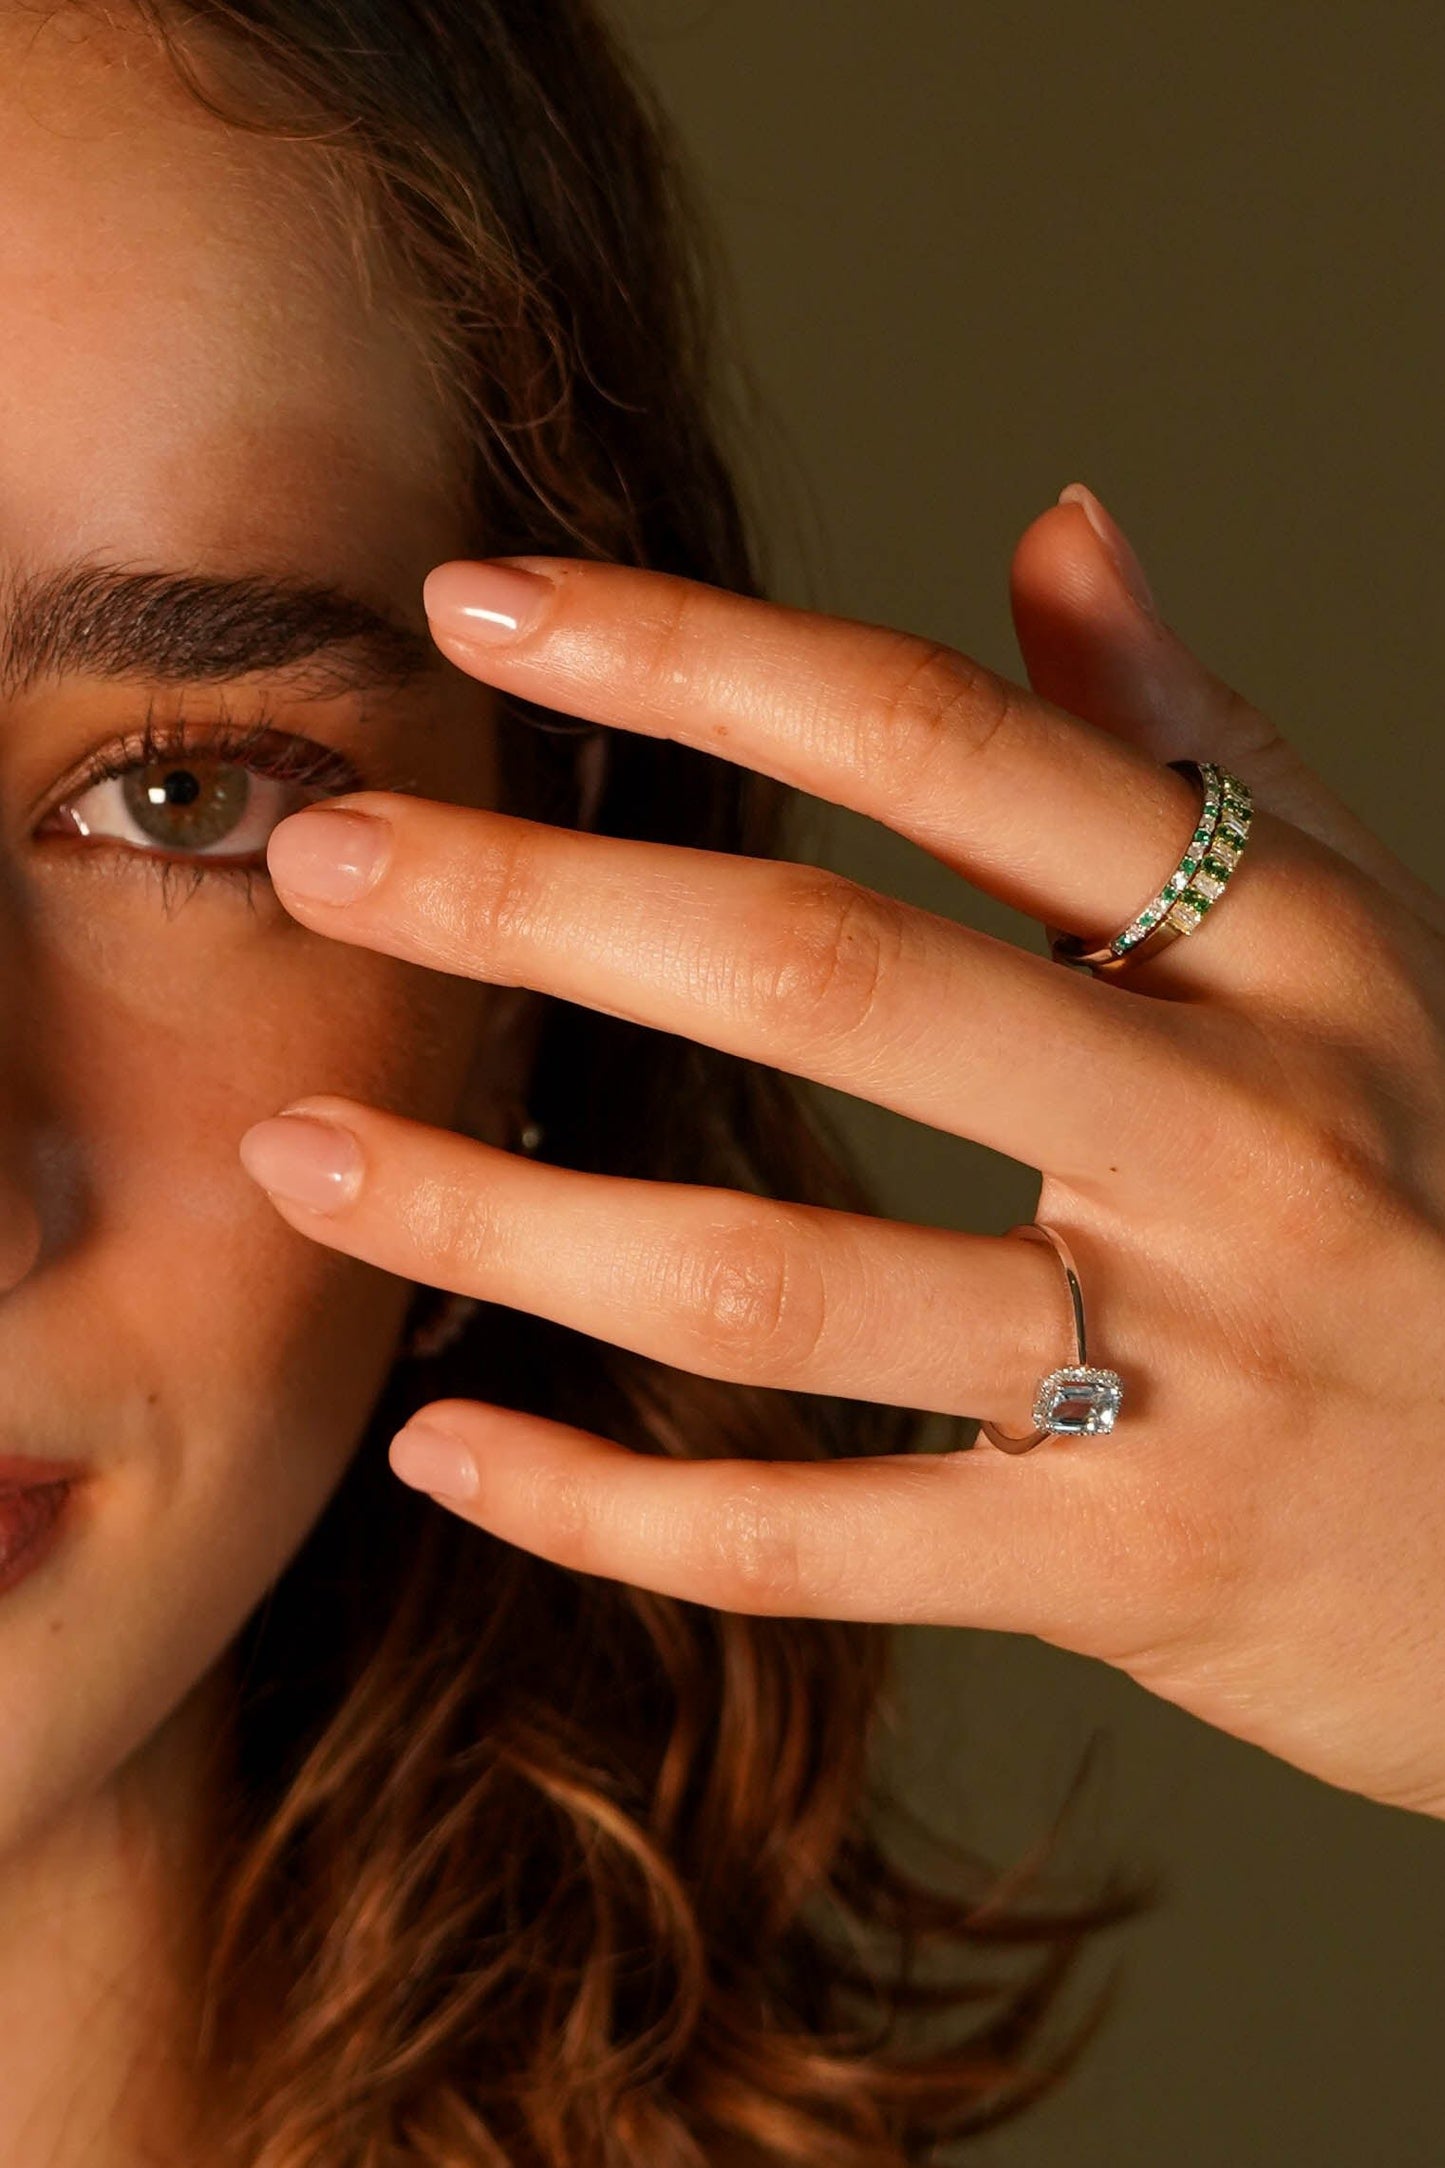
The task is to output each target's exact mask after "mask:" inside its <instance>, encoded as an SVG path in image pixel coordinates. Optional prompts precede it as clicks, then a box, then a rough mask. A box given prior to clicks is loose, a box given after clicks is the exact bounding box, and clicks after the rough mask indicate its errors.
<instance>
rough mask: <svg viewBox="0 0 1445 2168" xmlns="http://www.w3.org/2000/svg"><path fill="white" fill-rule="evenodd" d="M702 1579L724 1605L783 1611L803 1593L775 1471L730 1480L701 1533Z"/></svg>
mask: <svg viewBox="0 0 1445 2168" xmlns="http://www.w3.org/2000/svg"><path fill="white" fill-rule="evenodd" d="M700 1541H701V1543H702V1544H703V1546H704V1548H705V1551H706V1556H705V1558H704V1559H702V1560H700V1561H699V1564H700V1566H701V1569H702V1578H703V1580H704V1582H705V1583H706V1584H707V1585H710V1586H711V1587H713V1588H714V1589H715V1590H716V1591H717V1596H718V1600H719V1601H720V1602H721V1603H723V1604H725V1605H726V1606H727V1607H728V1608H729V1609H733V1610H738V1611H755V1612H762V1613H766V1612H782V1611H787V1610H788V1609H790V1608H791V1607H793V1606H794V1605H796V1604H797V1603H798V1602H799V1601H800V1600H801V1599H802V1596H803V1594H804V1588H803V1571H802V1559H801V1548H800V1543H799V1537H798V1528H797V1521H796V1516H795V1514H794V1512H793V1510H792V1494H791V1490H790V1487H789V1486H788V1485H787V1484H786V1482H784V1481H781V1480H779V1478H778V1472H777V1471H769V1472H768V1473H767V1474H764V1473H763V1471H762V1470H759V1471H758V1473H757V1475H756V1476H755V1477H750V1478H748V1479H747V1480H746V1481H743V1482H738V1481H736V1480H735V1479H730V1480H729V1482H728V1486H727V1488H726V1489H725V1490H724V1491H723V1493H722V1495H721V1497H720V1498H719V1500H718V1502H717V1506H716V1509H715V1510H714V1511H713V1512H712V1513H711V1514H709V1515H708V1516H707V1520H706V1524H705V1525H704V1527H703V1528H702V1529H701V1531H700Z"/></svg>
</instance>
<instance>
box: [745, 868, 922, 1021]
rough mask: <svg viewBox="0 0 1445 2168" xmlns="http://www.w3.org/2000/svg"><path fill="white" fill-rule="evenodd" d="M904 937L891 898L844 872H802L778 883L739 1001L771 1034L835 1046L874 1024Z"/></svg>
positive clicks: (751, 947)
mask: <svg viewBox="0 0 1445 2168" xmlns="http://www.w3.org/2000/svg"><path fill="white" fill-rule="evenodd" d="M903 940H904V925H903V914H902V911H901V908H900V907H899V906H898V905H896V904H894V903H893V901H892V900H891V899H890V898H888V897H886V896H879V895H876V894H875V893H874V892H873V891H872V890H871V889H868V888H864V887H863V886H861V884H860V883H858V882H857V881H851V880H849V879H847V878H846V876H844V875H842V874H835V873H830V872H827V871H825V870H824V869H821V868H808V869H806V870H805V871H804V870H801V869H800V870H799V871H797V872H793V873H790V874H788V875H786V876H784V877H783V878H782V879H781V880H780V881H779V882H778V884H777V886H776V887H775V888H774V889H773V891H772V893H771V895H770V896H769V899H768V904H767V913H766V930H765V931H763V932H762V934H761V935H760V937H759V938H757V939H755V940H754V941H751V942H749V943H747V944H746V964H745V965H744V966H743V967H742V970H741V973H740V977H739V980H738V981H737V982H735V983H736V986H737V998H738V1001H739V1004H740V1006H741V1007H742V1008H743V1010H744V1012H745V1015H746V1019H747V1021H748V1023H749V1024H750V1025H751V1026H752V1027H753V1028H754V1029H757V1030H758V1031H759V1032H760V1033H766V1034H767V1035H768V1036H769V1037H770V1038H773V1039H775V1040H781V1041H785V1042H787V1043H789V1044H793V1045H798V1044H802V1045H807V1046H809V1047H820V1046H821V1047H823V1048H826V1049H829V1050H831V1049H835V1048H837V1047H838V1046H839V1045H840V1044H842V1043H844V1042H846V1041H848V1040H851V1039H854V1038H857V1037H859V1036H861V1035H863V1034H865V1033H866V1032H867V1030H868V1029H869V1027H870V1025H871V1024H872V1023H873V1022H874V1020H875V1018H876V1016H877V1013H878V1010H879V1006H880V1003H881V1000H882V998H883V995H884V992H885V989H886V988H887V986H888V984H889V982H890V979H891V976H892V974H893V971H894V968H895V966H896V964H897V961H898V958H899V954H900V951H901V948H902V944H903Z"/></svg>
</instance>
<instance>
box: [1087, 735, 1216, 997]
mask: <svg viewBox="0 0 1445 2168" xmlns="http://www.w3.org/2000/svg"><path fill="white" fill-rule="evenodd" d="M1169 766H1170V767H1171V768H1177V769H1178V771H1179V773H1180V774H1181V775H1192V776H1193V777H1194V778H1195V780H1196V781H1197V782H1198V783H1199V784H1200V785H1201V786H1202V788H1203V792H1204V799H1203V803H1202V804H1201V806H1200V809H1199V818H1198V820H1197V821H1196V822H1195V825H1194V833H1193V835H1192V836H1191V837H1190V838H1189V841H1188V843H1187V844H1186V845H1185V848H1184V854H1183V856H1182V857H1181V858H1180V860H1179V863H1178V865H1177V866H1176V867H1175V869H1174V871H1173V872H1172V873H1171V874H1170V876H1169V878H1168V880H1167V881H1166V882H1165V883H1164V886H1163V887H1162V888H1161V889H1160V890H1159V891H1158V893H1157V894H1156V895H1154V896H1151V897H1150V899H1149V901H1148V903H1146V904H1145V906H1144V908H1143V910H1142V911H1140V912H1139V913H1138V915H1137V916H1136V917H1134V918H1132V919H1130V921H1129V923H1128V925H1127V926H1125V927H1123V928H1121V930H1120V931H1119V932H1118V933H1116V934H1115V935H1114V936H1113V938H1112V940H1109V941H1106V942H1104V943H1103V945H1102V946H1101V947H1096V948H1088V947H1086V945H1085V943H1084V942H1083V941H1082V940H1081V939H1080V938H1079V936H1078V935H1077V934H1071V933H1062V932H1059V931H1057V930H1056V929H1055V928H1053V927H1049V928H1047V929H1046V931H1047V932H1048V935H1049V952H1050V954H1051V955H1052V957H1053V960H1054V962H1055V963H1061V964H1070V965H1073V966H1074V967H1076V968H1077V969H1080V970H1089V971H1092V972H1093V973H1094V975H1095V976H1096V977H1098V978H1104V977H1109V976H1112V975H1113V974H1114V973H1115V972H1119V971H1123V970H1125V969H1127V968H1128V966H1129V965H1130V964H1135V963H1141V962H1142V961H1143V960H1144V958H1145V957H1147V956H1155V955H1157V954H1158V953H1159V951H1160V949H1162V948H1167V947H1168V945H1169V943H1170V942H1171V941H1176V940H1178V938H1179V936H1180V935H1181V934H1189V933H1193V932H1194V930H1195V928H1196V927H1197V926H1198V925H1199V923H1200V921H1201V920H1202V919H1203V917H1204V915H1205V913H1206V912H1207V911H1208V910H1209V909H1210V908H1211V907H1212V906H1213V905H1214V904H1215V903H1217V902H1218V900H1219V898H1220V897H1221V896H1222V895H1223V894H1224V891H1225V889H1226V888H1227V887H1228V885H1229V880H1230V876H1231V874H1232V873H1233V872H1234V869H1235V867H1236V866H1237V865H1238V864H1239V861H1240V857H1241V855H1242V854H1243V851H1244V847H1245V844H1246V843H1247V842H1248V841H1249V825H1250V821H1251V819H1252V818H1253V813H1254V800H1253V794H1252V793H1251V791H1250V788H1249V785H1248V784H1247V783H1245V782H1242V781H1241V779H1240V778H1239V777H1238V776H1236V775H1231V774H1230V773H1229V771H1228V769H1226V768H1221V767H1220V766H1219V765H1218V763H1217V762H1215V761H1212V760H1171V761H1170V763H1169Z"/></svg>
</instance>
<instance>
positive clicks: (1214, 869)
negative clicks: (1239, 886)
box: [1204, 857, 1234, 881]
mask: <svg viewBox="0 0 1445 2168" xmlns="http://www.w3.org/2000/svg"><path fill="white" fill-rule="evenodd" d="M1204 870H1205V872H1206V873H1212V874H1213V875H1214V878H1215V880H1216V881H1227V880H1228V879H1229V876H1230V874H1231V873H1232V872H1233V871H1234V868H1233V867H1232V866H1231V865H1230V863H1229V861H1228V859H1227V858H1210V857H1207V858H1206V859H1205V861H1204Z"/></svg>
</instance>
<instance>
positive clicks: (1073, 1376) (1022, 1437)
mask: <svg viewBox="0 0 1445 2168" xmlns="http://www.w3.org/2000/svg"><path fill="white" fill-rule="evenodd" d="M1008 1232H1009V1233H1010V1234H1011V1235H1027V1236H1028V1237H1029V1239H1030V1240H1031V1241H1036V1242H1047V1243H1049V1244H1050V1245H1051V1247H1052V1248H1053V1249H1054V1250H1055V1251H1056V1252H1057V1254H1058V1258H1059V1262H1060V1264H1061V1265H1062V1266H1063V1268H1064V1276H1065V1278H1066V1279H1067V1281H1068V1283H1069V1301H1070V1303H1071V1305H1072V1308H1073V1314H1074V1360H1073V1362H1071V1363H1065V1364H1064V1365H1063V1367H1062V1368H1061V1369H1058V1370H1050V1371H1048V1372H1046V1373H1045V1375H1044V1376H1043V1377H1041V1378H1040V1379H1039V1382H1038V1384H1037V1386H1036V1387H1035V1388H1034V1405H1033V1419H1034V1421H1035V1423H1036V1424H1037V1425H1038V1426H1039V1427H1038V1428H1037V1429H1036V1430H1033V1431H1029V1432H1026V1433H1020V1432H1018V1431H1009V1430H1000V1429H999V1427H998V1425H997V1423H981V1424H980V1425H979V1429H980V1432H981V1434H982V1436H984V1437H985V1438H987V1439H988V1440H989V1442H990V1443H991V1444H993V1445H997V1446H1001V1447H1002V1448H1003V1450H1004V1452H1005V1453H1027V1452H1028V1451H1029V1450H1030V1449H1031V1448H1032V1447H1033V1446H1036V1445H1042V1443H1043V1441H1044V1439H1045V1438H1055V1437H1059V1438H1096V1437H1100V1436H1102V1434H1103V1433H1104V1432H1105V1431H1109V1430H1112V1429H1113V1427H1114V1418H1115V1417H1116V1416H1117V1415H1118V1413H1119V1408H1120V1404H1121V1403H1122V1401H1123V1398H1124V1385H1123V1380H1122V1379H1121V1378H1120V1376H1119V1373H1118V1371H1117V1370H1100V1369H1099V1368H1097V1366H1096V1365H1095V1364H1093V1363H1091V1362H1089V1361H1088V1360H1087V1357H1086V1350H1085V1345H1084V1297H1083V1294H1082V1292H1081V1290H1080V1287H1079V1275H1078V1273H1077V1272H1076V1271H1075V1269H1074V1259H1073V1254H1072V1252H1071V1251H1070V1249H1069V1245H1068V1244H1067V1242H1065V1240H1064V1238H1063V1236H1062V1235H1061V1234H1060V1233H1059V1231H1058V1229H1057V1228H1056V1227H1047V1226H1045V1225H1044V1223H1043V1222H1042V1221H1041V1220H1026V1221H1025V1222H1024V1223H1023V1225H1022V1226H1019V1227H1010V1228H1009V1230H1008Z"/></svg>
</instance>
